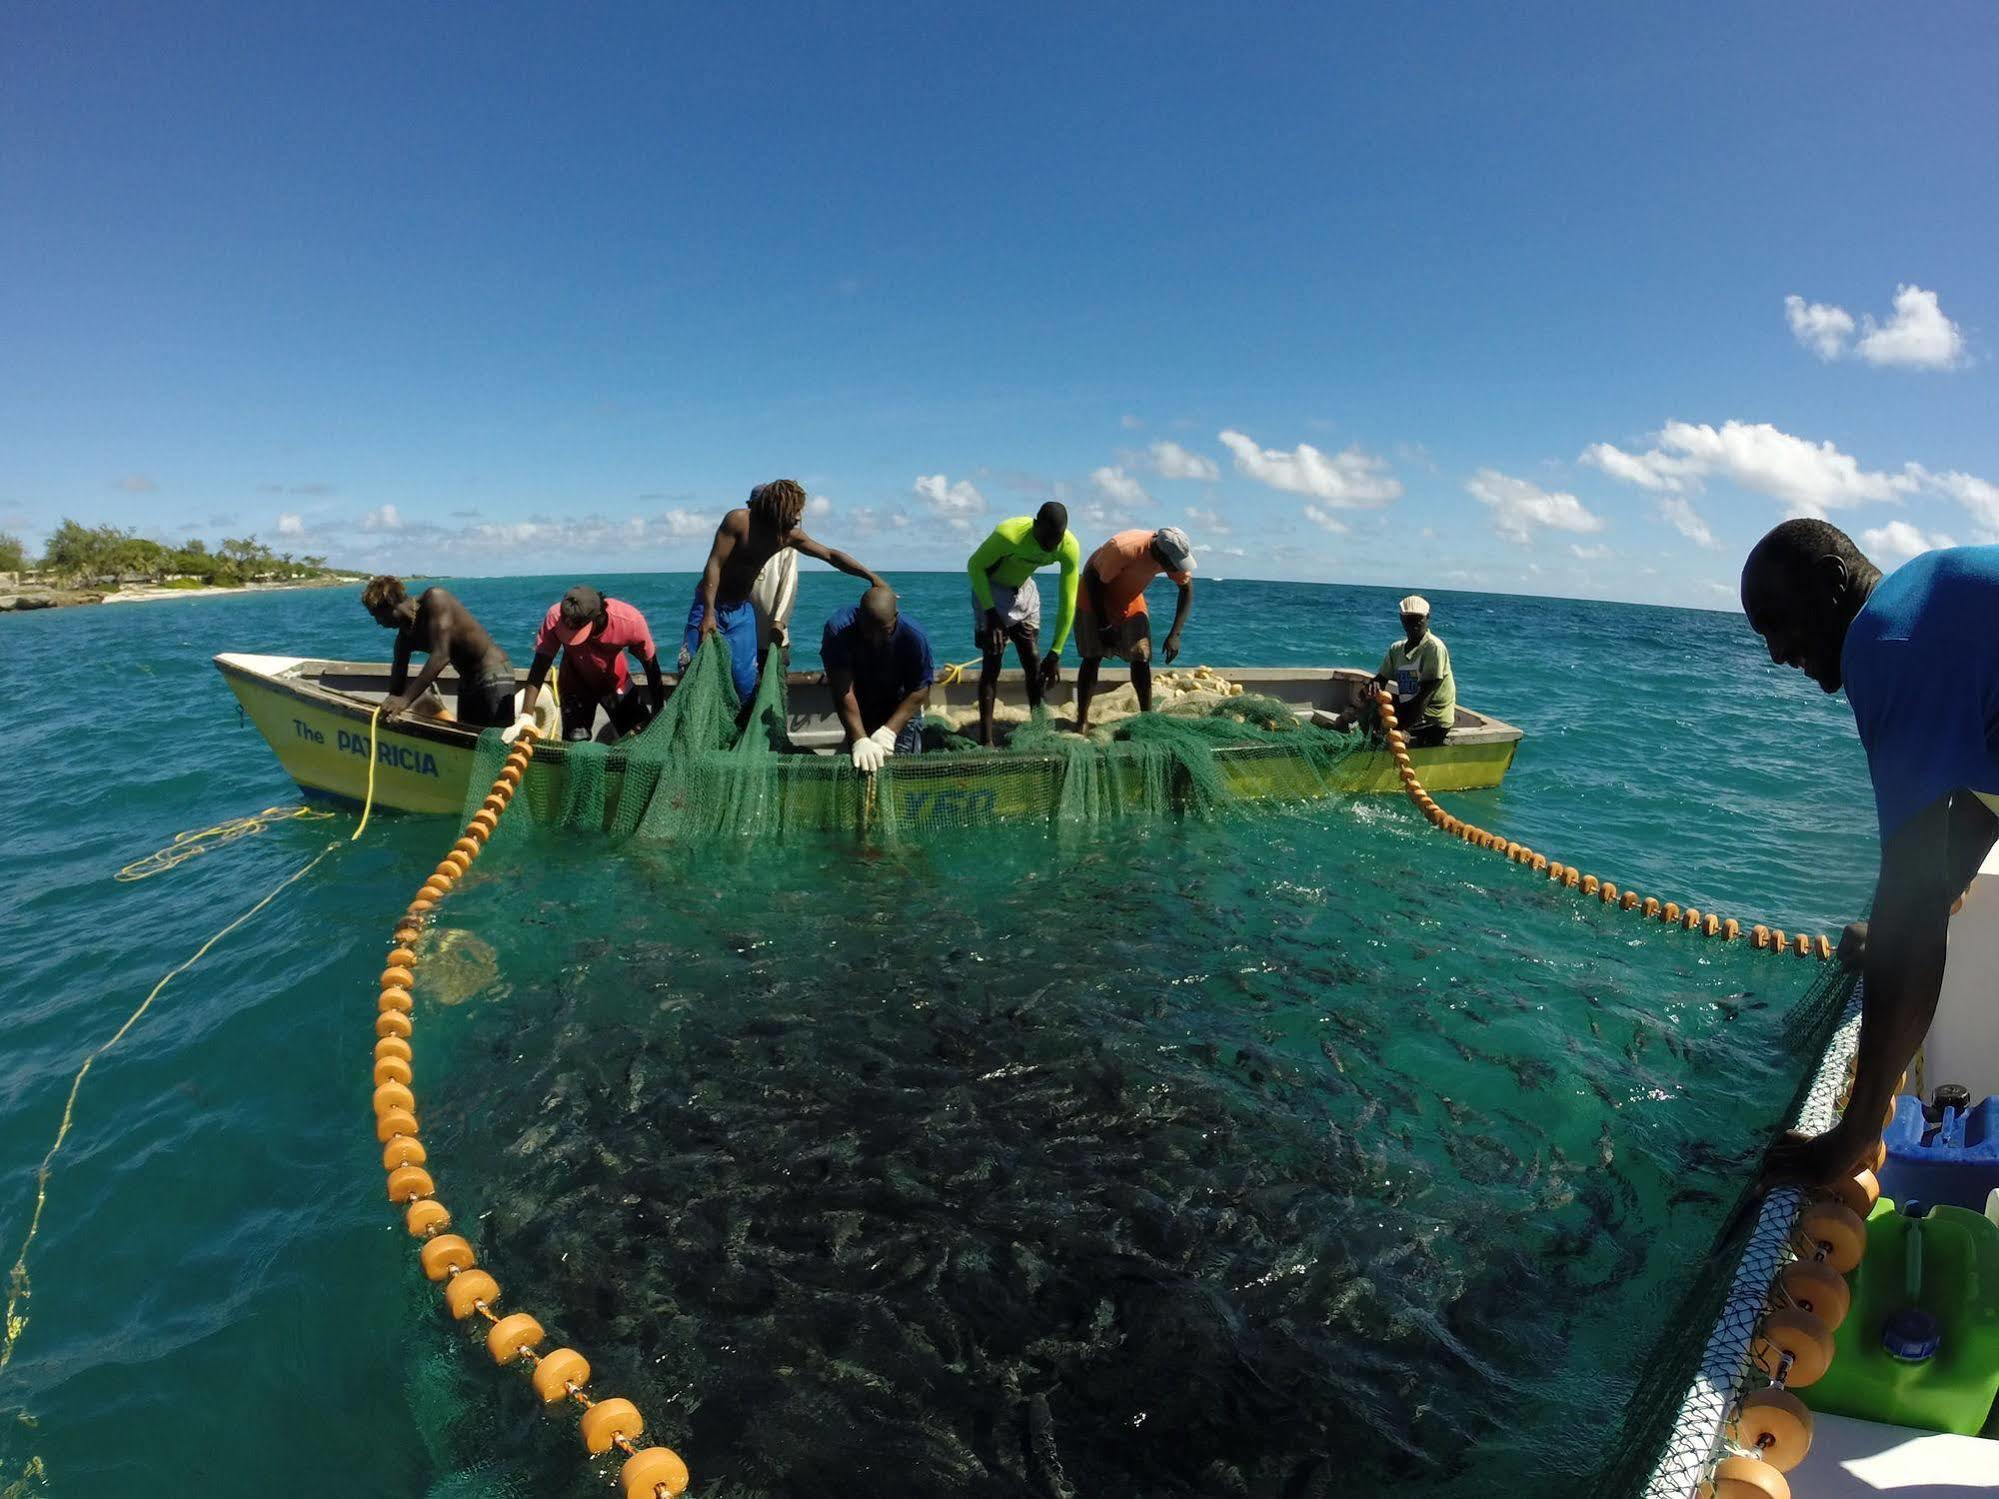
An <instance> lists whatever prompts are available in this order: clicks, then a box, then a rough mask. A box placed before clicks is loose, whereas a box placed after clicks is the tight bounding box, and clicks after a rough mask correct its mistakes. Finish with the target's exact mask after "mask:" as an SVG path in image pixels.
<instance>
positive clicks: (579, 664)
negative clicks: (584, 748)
mask: <svg viewBox="0 0 1999 1499" xmlns="http://www.w3.org/2000/svg"><path fill="white" fill-rule="evenodd" d="M558 651H560V652H561V653H562V669H561V670H560V671H558V672H557V673H556V677H555V686H556V693H557V696H559V697H560V698H561V700H562V737H563V738H564V739H565V740H569V741H572V742H573V741H580V740H587V739H588V738H589V737H590V731H591V727H592V725H593V724H595V723H596V721H597V709H598V708H600V707H601V708H603V710H604V714H605V716H606V717H607V718H609V719H610V721H611V733H612V735H613V737H615V738H622V737H623V736H624V735H626V734H635V733H637V732H638V731H639V730H640V729H642V728H644V727H645V726H646V725H647V724H649V723H651V722H652V720H653V715H654V714H656V713H658V712H659V710H660V709H661V708H663V707H665V706H666V678H664V677H663V676H661V675H660V670H659V653H658V651H656V650H655V649H654V648H653V643H652V628H651V626H649V625H648V624H647V623H646V617H645V616H644V615H643V614H641V613H639V611H638V610H637V609H635V608H633V607H632V606H631V605H630V604H628V603H626V602H625V601H624V600H623V599H610V598H605V597H604V595H603V594H602V593H600V592H598V591H597V590H596V589H595V588H592V587H591V586H590V585H589V584H588V583H578V584H577V585H576V586H575V587H574V588H572V589H570V590H569V592H567V593H565V594H564V595H563V596H562V597H561V599H560V600H558V601H557V602H555V603H553V604H550V605H549V606H548V613H547V614H545V615H543V616H542V621H541V630H540V632H539V633H537V634H536V636H535V639H534V664H533V665H532V666H530V667H529V668H528V680H527V690H526V691H525V692H523V693H522V694H521V713H520V719H519V721H518V722H516V723H515V724H514V726H513V727H512V728H510V729H508V730H507V732H506V733H505V734H503V735H501V736H500V737H501V738H503V739H505V740H507V741H508V742H510V743H511V742H512V741H513V740H514V739H515V738H517V737H518V736H519V734H520V732H521V730H522V729H523V728H526V727H528V726H529V725H531V724H533V722H534V706H535V703H536V701H537V700H538V699H539V698H540V696H541V684H542V683H543V682H545V681H547V680H548V669H549V667H551V666H553V665H554V664H555V657H556V653H557V652H558ZM627 651H630V652H631V653H632V655H633V656H635V657H637V658H638V663H639V665H641V666H643V667H644V668H645V673H646V690H645V693H644V695H643V696H641V695H640V693H639V689H638V686H637V684H635V683H634V682H633V681H632V673H631V669H630V668H629V667H627V666H626V665H625V652H627Z"/></svg>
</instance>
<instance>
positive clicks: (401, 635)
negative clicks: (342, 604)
mask: <svg viewBox="0 0 1999 1499" xmlns="http://www.w3.org/2000/svg"><path fill="white" fill-rule="evenodd" d="M361 607H362V608H363V609H366V610H367V611H368V612H369V613H370V614H371V615H373V616H374V618H375V623H376V624H378V625H380V626H381V627H382V628H383V629H385V630H394V631H395V632H396V662H395V665H394V666H393V667H392V668H391V669H390V672H389V695H388V696H387V697H385V698H383V699H382V721H383V722H384V723H387V722H388V721H389V720H390V719H392V718H395V717H397V716H398V715H399V714H402V713H406V712H408V711H409V706H410V704H411V703H413V702H415V701H416V700H417V699H418V698H420V697H422V696H423V695H424V693H425V692H427V691H428V690H429V689H430V687H431V684H432V683H434V682H436V680H437V679H438V677H439V676H440V675H441V674H442V673H443V671H444V668H445V667H447V666H449V667H452V668H454V669H455V670H456V671H457V673H458V721H459V722H460V723H462V724H465V725H466V726H467V727H469V728H477V729H488V728H498V727H500V726H502V725H504V724H509V723H512V722H513V718H514V668H513V664H512V663H511V662H509V661H508V660H507V653H506V652H505V651H503V650H501V649H500V648H499V647H498V646H497V645H495V644H493V637H492V636H490V635H488V634H487V633H486V628H485V626H484V625H482V624H480V623H479V621H478V620H476V619H474V618H473V617H472V611H471V610H469V609H467V608H466V607H465V606H464V605H463V604H461V603H459V602H458V600H457V599H456V598H454V597H453V596H452V595H451V594H450V593H448V592H447V591H446V590H444V589H442V588H426V589H425V590H424V591H423V592H422V593H420V594H418V595H417V596H416V597H415V598H411V597H410V596H409V590H407V589H406V588H404V587H403V580H402V579H401V578H391V577H388V576H386V575H384V576H382V577H379V578H376V579H375V580H374V581H373V582H371V583H369V585H368V586H367V587H366V588H364V589H362V590H361ZM411 651H424V652H427V653H428V655H429V659H428V660H427V661H425V662H424V664H423V670H422V671H421V672H420V673H418V675H417V679H416V680H415V681H414V682H411V681H409V670H410V652H411ZM406 688H407V690H405V689H406Z"/></svg>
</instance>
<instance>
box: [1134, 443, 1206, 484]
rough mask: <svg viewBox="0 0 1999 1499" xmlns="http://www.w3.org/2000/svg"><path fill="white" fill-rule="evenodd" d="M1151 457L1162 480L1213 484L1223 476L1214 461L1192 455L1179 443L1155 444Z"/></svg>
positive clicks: (1153, 465)
mask: <svg viewBox="0 0 1999 1499" xmlns="http://www.w3.org/2000/svg"><path fill="white" fill-rule="evenodd" d="M1150 456H1151V462H1152V471H1153V472H1154V473H1155V474H1157V475H1159V477H1160V478H1162V479H1200V480H1203V481H1205V482H1207V483H1210V484H1212V483H1214V481H1215V480H1217V479H1219V478H1221V476H1222V471H1221V470H1220V469H1219V468H1217V467H1215V460H1214V459H1212V458H1204V457H1202V456H1201V455H1200V454H1199V453H1190V452H1188V451H1187V450H1186V449H1185V448H1183V447H1181V446H1180V444H1179V443H1177V442H1155V443H1154V444H1153V445H1152V449H1151V454H1150Z"/></svg>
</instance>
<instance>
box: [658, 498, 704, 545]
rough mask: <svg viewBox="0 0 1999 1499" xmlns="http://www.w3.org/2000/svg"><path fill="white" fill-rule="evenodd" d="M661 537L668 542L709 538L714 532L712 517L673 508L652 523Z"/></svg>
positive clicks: (676, 507) (678, 507) (677, 507)
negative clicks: (657, 528)
mask: <svg viewBox="0 0 1999 1499" xmlns="http://www.w3.org/2000/svg"><path fill="white" fill-rule="evenodd" d="M654 524H655V525H657V526H658V527H659V530H660V533H661V535H662V536H663V537H664V538H665V539H666V540H668V541H691V540H693V539H694V538H696V537H699V536H709V535H712V534H713V533H714V530H715V518H714V517H713V516H712V515H699V514H696V513H695V512H694V511H692V510H687V509H683V508H681V507H680V506H677V505H676V506H675V507H674V508H673V509H671V510H667V511H664V512H662V513H661V515H660V517H659V519H658V520H657V521H655V522H654Z"/></svg>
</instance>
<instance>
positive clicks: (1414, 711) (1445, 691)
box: [1338, 593, 1458, 749]
mask: <svg viewBox="0 0 1999 1499" xmlns="http://www.w3.org/2000/svg"><path fill="white" fill-rule="evenodd" d="M1396 608H1397V609H1398V610H1400V612H1401V614H1402V636H1403V638H1402V639H1400V640H1398V641H1396V642H1395V644H1393V645H1391V646H1390V647H1389V648H1388V654H1387V655H1386V656H1383V657H1382V658H1381V670H1380V671H1378V672H1376V673H1375V674H1374V680H1375V682H1376V684H1377V685H1379V686H1382V687H1386V688H1387V689H1388V690H1389V691H1390V692H1391V693H1393V694H1394V695H1395V722H1396V724H1397V726H1398V727H1399V728H1400V729H1401V730H1402V735H1403V737H1404V738H1405V739H1407V740H1408V741H1409V744H1410V747H1411V748H1412V749H1428V748H1431V747H1432V746H1435V745H1439V744H1442V743H1443V742H1444V736H1445V735H1446V734H1448V733H1450V732H1451V725H1452V724H1453V723H1455V722H1456V721H1457V716H1458V685H1457V682H1456V681H1455V680H1454V679H1453V678H1452V676H1451V653H1450V650H1449V648H1448V647H1446V646H1445V644H1444V642H1443V641H1442V640H1441V639H1439V638H1438V637H1437V636H1436V635H1435V634H1434V633H1432V631H1431V629H1430V601H1429V600H1428V599H1426V598H1424V597H1423V596H1422V595H1421V594H1419V593H1412V594H1410V595H1409V597H1407V598H1406V599H1404V600H1402V602H1401V603H1400V604H1398V605H1397V606H1396ZM1375 716H1376V714H1375V705H1374V699H1373V697H1372V695H1370V696H1369V697H1368V698H1367V700H1366V701H1364V702H1362V703H1361V704H1360V706H1359V708H1358V710H1357V711H1356V712H1355V713H1344V714H1341V715H1340V718H1339V720H1338V727H1340V728H1346V727H1347V726H1348V725H1349V724H1350V723H1351V722H1353V721H1354V719H1355V718H1358V720H1359V721H1360V722H1361V723H1362V724H1365V725H1368V726H1370V727H1372V725H1373V723H1374V720H1375Z"/></svg>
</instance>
